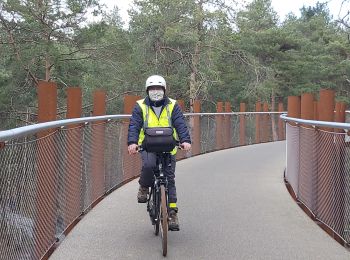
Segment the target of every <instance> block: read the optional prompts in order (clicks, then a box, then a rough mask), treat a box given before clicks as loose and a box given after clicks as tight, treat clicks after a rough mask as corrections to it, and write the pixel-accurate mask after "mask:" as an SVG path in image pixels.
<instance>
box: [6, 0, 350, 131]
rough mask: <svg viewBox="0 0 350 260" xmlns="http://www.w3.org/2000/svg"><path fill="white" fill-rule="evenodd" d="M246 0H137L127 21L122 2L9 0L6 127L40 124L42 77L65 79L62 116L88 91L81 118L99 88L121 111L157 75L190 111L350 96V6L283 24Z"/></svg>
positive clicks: (321, 8)
mask: <svg viewBox="0 0 350 260" xmlns="http://www.w3.org/2000/svg"><path fill="white" fill-rule="evenodd" d="M349 1H350V0H344V1H343V2H344V3H345V2H349ZM239 2H240V1H234V0H230V1H227V0H226V1H224V0H134V1H133V8H132V9H131V10H130V11H129V16H130V21H129V25H128V26H125V24H123V22H122V19H121V17H120V12H119V10H118V8H117V7H115V8H114V9H113V10H108V9H107V8H106V6H103V5H101V4H100V3H99V1H98V0H3V1H1V2H0V122H1V123H0V130H4V129H10V128H14V127H17V126H22V125H26V124H33V123H36V120H37V114H36V113H37V94H36V86H37V83H38V81H40V80H46V81H55V82H57V84H58V95H59V98H58V103H59V108H58V116H59V118H65V112H66V88H67V87H70V86H80V87H81V88H82V89H83V102H84V104H83V107H84V115H83V116H88V115H90V113H91V109H92V101H91V100H92V98H91V97H92V93H93V91H94V90H95V89H103V90H105V91H106V93H107V104H108V108H107V113H108V114H118V113H122V107H123V106H122V101H123V96H124V95H125V94H135V95H141V96H143V95H145V93H144V82H145V80H146V78H147V77H148V76H150V75H152V74H160V75H163V76H164V77H165V78H166V80H167V83H168V88H167V94H168V95H169V96H170V97H172V98H175V99H182V100H184V101H185V102H186V111H187V112H188V111H190V104H191V100H194V99H198V100H201V103H202V108H203V109H202V110H203V111H210V112H214V111H215V105H216V102H217V101H229V102H231V104H232V109H233V110H234V111H238V109H239V103H240V102H246V103H247V104H248V110H253V107H254V103H255V102H256V101H257V100H260V101H262V102H268V103H269V104H270V106H271V107H270V109H272V110H274V107H275V103H276V102H281V101H282V102H284V103H285V104H286V97H287V96H289V95H300V94H302V93H306V92H311V93H315V95H316V96H317V92H318V91H319V90H320V89H325V88H326V89H333V90H335V91H336V93H337V94H336V95H337V96H336V99H337V100H338V101H344V102H347V103H348V104H349V103H350V36H349V35H350V21H349V11H347V12H345V15H344V16H343V17H332V16H331V15H330V12H329V9H328V7H327V3H322V2H318V3H317V4H316V5H315V6H304V7H303V8H301V9H300V16H295V15H294V14H290V15H288V16H287V17H286V19H285V20H283V21H280V20H279V17H278V15H277V13H276V12H275V11H274V10H273V8H272V6H271V1H270V0H254V1H252V2H251V3H249V4H248V5H246V6H245V7H244V8H238V6H239V5H240V3H239ZM340 8H341V7H340ZM91 16H99V17H102V19H98V20H97V21H94V22H91V21H90V22H89V20H88V17H91Z"/></svg>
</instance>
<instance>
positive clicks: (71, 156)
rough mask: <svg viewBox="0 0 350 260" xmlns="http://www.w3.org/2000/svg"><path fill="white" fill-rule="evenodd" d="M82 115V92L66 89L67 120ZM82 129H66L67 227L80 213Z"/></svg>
mask: <svg viewBox="0 0 350 260" xmlns="http://www.w3.org/2000/svg"><path fill="white" fill-rule="evenodd" d="M81 114H82V91H81V88H78V87H69V88H68V89H67V116H66V117H67V118H68V119H70V118H79V117H81ZM82 134H83V131H82V128H81V126H80V125H71V126H69V127H68V131H67V137H66V147H67V150H66V153H67V157H66V165H65V170H66V172H65V176H64V178H65V181H64V184H65V189H64V190H65V194H66V196H65V197H66V207H65V209H64V210H65V225H69V224H70V223H72V221H74V219H75V218H77V217H78V216H80V214H81V212H82V205H81V197H82V193H81V177H82Z"/></svg>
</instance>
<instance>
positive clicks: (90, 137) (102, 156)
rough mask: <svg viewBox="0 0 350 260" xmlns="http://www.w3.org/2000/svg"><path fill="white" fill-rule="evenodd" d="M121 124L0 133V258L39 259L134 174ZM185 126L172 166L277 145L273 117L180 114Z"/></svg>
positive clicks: (67, 124)
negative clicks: (188, 138) (183, 146)
mask: <svg viewBox="0 0 350 260" xmlns="http://www.w3.org/2000/svg"><path fill="white" fill-rule="evenodd" d="M129 117H130V116H129V115H114V116H100V117H88V118H79V119H68V120H61V121H53V122H48V123H41V124H37V125H31V126H25V127H21V128H17V129H12V130H8V131H2V132H0V144H1V146H0V259H7V260H10V259H41V258H44V257H47V256H48V255H50V253H51V251H52V249H53V248H54V246H55V245H57V243H58V242H59V241H60V240H61V239H62V238H63V237H64V236H65V235H66V234H67V232H69V230H70V229H71V228H72V227H73V226H74V225H75V223H77V221H79V219H80V218H81V217H82V216H83V215H84V214H86V213H87V212H88V211H89V210H90V209H91V208H92V207H93V206H94V205H95V204H96V203H98V202H99V201H100V200H101V199H102V198H103V197H104V196H105V195H106V194H108V193H109V192H111V191H113V190H114V189H116V188H118V187H119V186H121V185H123V184H124V183H126V182H128V181H129V180H132V179H134V178H135V177H137V176H138V175H139V172H140V166H141V163H140V158H139V157H138V156H129V155H128V154H127V145H126V143H127V131H128V118H129ZM186 120H187V124H188V126H189V128H190V130H191V135H192V140H193V150H192V152H190V153H185V152H183V151H180V152H178V155H177V157H178V159H183V158H187V157H191V156H193V155H197V154H202V153H207V152H211V151H215V150H220V149H224V148H230V147H235V146H239V145H248V144H254V143H260V142H269V141H273V140H281V139H283V138H284V137H283V135H282V136H281V135H277V134H276V133H277V132H278V133H283V132H284V129H283V128H284V126H283V123H282V121H281V120H280V119H279V115H278V113H222V114H217V113H206V114H204V113H203V114H186ZM281 123H282V124H281ZM259 125H260V127H256V126H259ZM278 127H282V129H277V128H278ZM272 130H274V131H272ZM273 133H274V134H273ZM135 192H136V191H135Z"/></svg>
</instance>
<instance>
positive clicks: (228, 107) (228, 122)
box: [224, 102, 233, 148]
mask: <svg viewBox="0 0 350 260" xmlns="http://www.w3.org/2000/svg"><path fill="white" fill-rule="evenodd" d="M225 112H226V113H231V112H232V109H231V103H230V102H225ZM225 129H226V130H225V133H226V135H225V138H226V141H225V142H224V146H225V148H229V147H232V146H233V143H232V116H229V115H227V116H225Z"/></svg>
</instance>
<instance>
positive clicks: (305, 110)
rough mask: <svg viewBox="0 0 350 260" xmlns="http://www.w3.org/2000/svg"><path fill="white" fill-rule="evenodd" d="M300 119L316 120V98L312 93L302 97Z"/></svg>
mask: <svg viewBox="0 0 350 260" xmlns="http://www.w3.org/2000/svg"><path fill="white" fill-rule="evenodd" d="M300 118H302V119H306V120H313V119H314V96H313V94H311V93H305V94H302V95H301V107H300Z"/></svg>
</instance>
